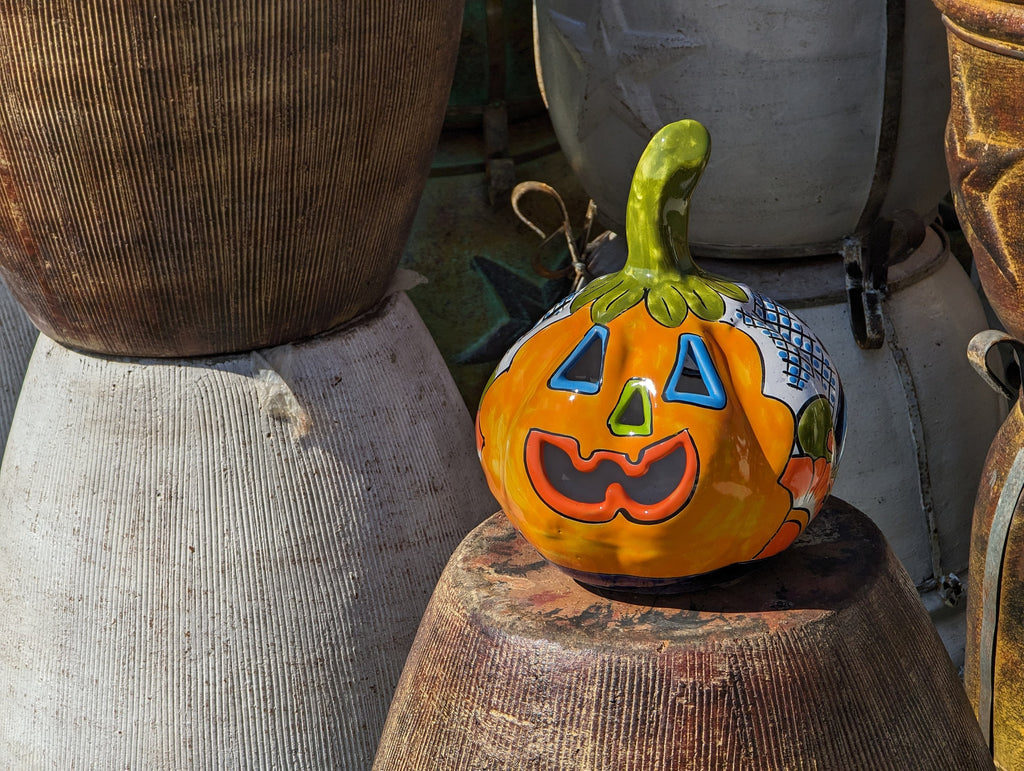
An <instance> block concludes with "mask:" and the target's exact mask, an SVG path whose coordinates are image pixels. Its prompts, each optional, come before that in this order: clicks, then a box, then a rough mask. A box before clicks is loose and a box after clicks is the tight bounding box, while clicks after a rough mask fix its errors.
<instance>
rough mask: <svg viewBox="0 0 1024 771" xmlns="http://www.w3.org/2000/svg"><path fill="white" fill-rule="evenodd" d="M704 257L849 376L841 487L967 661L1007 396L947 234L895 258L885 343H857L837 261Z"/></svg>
mask: <svg viewBox="0 0 1024 771" xmlns="http://www.w3.org/2000/svg"><path fill="white" fill-rule="evenodd" d="M618 241H619V239H616V240H615V241H613V242H612V244H615V243H616V242H618ZM609 251H610V247H606V248H605V249H603V250H602V252H601V254H600V258H601V261H602V263H604V264H603V269H607V268H609V267H610V264H609V263H611V264H614V260H613V258H612V257H611V255H610V254H609ZM701 266H702V267H704V268H705V269H707V270H709V271H711V272H712V273H717V274H719V275H728V276H732V277H735V278H737V279H738V280H741V281H743V282H745V283H747V284H749V285H751V286H756V287H757V288H758V289H759V290H760V291H763V292H764V293H765V294H766V295H769V296H771V297H773V298H775V299H777V300H778V301H779V302H780V303H782V304H783V305H785V306H786V307H788V308H790V309H792V310H793V311H794V312H795V313H797V314H798V315H799V316H800V318H801V319H802V320H803V321H804V322H806V324H807V325H808V326H809V327H810V328H811V329H814V330H815V331H816V333H817V334H818V336H819V337H820V338H821V341H822V343H823V345H824V346H825V348H826V349H827V350H828V352H829V354H830V355H831V358H832V362H833V364H834V366H835V368H836V369H837V370H838V371H839V372H840V373H842V376H843V382H844V391H845V393H846V399H847V414H848V415H849V420H848V428H847V432H846V443H845V448H844V450H843V462H842V469H841V471H840V473H839V475H838V478H837V480H836V486H835V488H834V492H835V494H836V495H838V496H841V497H842V498H844V499H845V500H848V501H849V502H850V503H852V504H853V505H855V506H857V507H858V508H860V509H861V510H863V511H864V512H866V513H867V514H868V515H869V516H870V517H871V518H872V519H873V520H874V522H875V524H877V525H878V526H879V527H880V528H881V529H882V532H883V533H885V537H886V539H887V540H888V542H889V544H890V546H891V547H892V549H893V551H894V552H895V553H896V556H897V557H899V558H900V560H901V561H902V562H903V565H904V567H906V569H907V572H909V573H910V577H911V578H912V579H913V581H914V583H915V584H916V585H917V586H918V587H919V589H920V592H921V598H922V600H923V601H924V602H925V604H926V606H927V607H928V609H929V611H930V612H931V613H932V618H933V620H934V621H935V623H936V625H937V626H938V628H939V630H940V633H941V635H942V637H943V640H944V642H945V643H946V645H947V648H948V651H949V654H950V656H951V657H952V658H953V661H954V662H955V663H957V664H958V665H959V664H962V663H963V656H964V623H965V619H964V612H965V603H964V602H963V601H962V591H963V587H962V586H961V582H966V572H967V563H968V558H969V555H970V548H969V547H970V527H971V525H970V523H971V516H972V512H973V505H974V495H975V491H976V488H977V482H978V480H979V479H980V478H981V476H982V461H983V458H984V455H985V452H986V451H987V449H988V446H989V444H990V443H991V441H992V437H994V436H995V434H996V431H997V430H998V429H999V425H1000V423H1001V422H1002V420H1003V418H1004V417H1005V415H1006V413H1005V402H1004V401H1003V400H1002V399H1000V397H999V396H997V395H996V394H994V393H992V391H991V390H990V389H988V388H986V387H985V386H984V384H982V383H980V382H979V381H978V378H977V377H976V376H975V374H974V372H973V370H972V369H971V367H970V365H969V364H968V362H967V361H966V359H965V358H964V354H963V352H964V350H965V349H966V348H967V345H968V343H969V341H970V339H971V337H972V336H973V335H974V334H975V333H977V332H979V331H980V330H982V329H985V327H986V326H987V321H986V318H985V314H984V310H983V309H982V305H981V302H980V300H979V298H978V295H977V293H976V292H975V290H974V287H973V286H972V285H971V282H970V279H969V278H968V276H967V275H966V273H965V272H964V271H963V269H962V268H961V266H960V264H959V263H958V262H957V261H956V260H955V259H953V258H952V256H951V254H950V252H949V248H948V245H947V244H946V243H945V239H944V238H943V234H942V232H941V231H940V230H938V229H936V228H929V229H928V232H927V234H926V237H925V240H924V242H923V244H922V245H921V246H920V247H919V248H918V249H917V250H916V251H915V252H914V253H912V254H911V255H910V256H909V257H908V258H907V259H905V260H904V261H902V262H900V263H897V264H895V265H893V266H891V267H890V269H889V279H888V286H889V294H888V297H887V299H886V301H885V304H884V310H883V313H884V325H885V330H886V335H885V343H884V344H883V346H882V347H881V348H879V349H877V350H864V349H862V348H860V347H859V346H858V345H857V344H856V342H855V341H854V338H853V335H852V334H851V333H850V313H849V307H848V305H847V299H846V287H845V284H844V280H843V265H842V262H841V261H840V260H838V259H836V258H816V259H805V260H799V261H795V260H786V261H769V260H757V261H754V260H749V261H742V262H739V261H728V262H726V261H725V260H721V261H718V260H712V259H704V260H702V261H701ZM937 373H941V376H938V375H937ZM950 404H956V405H957V408H956V409H950ZM880 437H884V441H883V440H881V439H880ZM951 437H956V440H955V441H951V440H950V438H951ZM944 597H945V600H944ZM958 598H960V599H961V601H959V602H958ZM947 601H948V602H951V603H953V604H954V607H950V606H949V605H947V604H946V602H947Z"/></svg>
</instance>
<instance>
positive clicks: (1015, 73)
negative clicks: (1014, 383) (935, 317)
mask: <svg viewBox="0 0 1024 771" xmlns="http://www.w3.org/2000/svg"><path fill="white" fill-rule="evenodd" d="M934 2H935V5H937V6H938V8H939V10H941V11H942V13H943V21H945V23H946V30H947V33H948V34H947V38H948V45H949V68H950V73H951V76H952V77H951V80H952V103H951V107H950V112H949V123H948V127H947V131H946V161H947V163H948V165H949V176H950V181H951V183H952V190H953V196H954V201H955V203H956V211H957V214H958V215H959V217H960V222H961V224H962V226H963V230H964V234H965V235H966V236H967V240H968V242H969V243H970V245H971V250H972V251H973V252H974V262H975V264H976V265H977V266H978V276H979V277H980V278H981V284H982V287H983V289H984V290H985V295H986V296H987V297H988V300H989V302H990V303H991V304H992V308H993V310H995V312H996V315H997V316H998V317H999V320H1000V321H1001V322H1002V323H1003V325H1004V326H1005V327H1006V329H1008V330H1009V331H1010V332H1011V333H1012V334H1013V335H1014V337H1016V338H1018V339H1024V246H1022V244H1024V209H1022V207H1021V205H1020V201H1021V198H1022V197H1024V164H1022V163H1021V159H1022V158H1024V124H1022V122H1021V115H1022V114H1024V89H1022V88H1021V82H1022V80H1024V5H1021V4H1019V3H1013V2H1000V1H999V0H934Z"/></svg>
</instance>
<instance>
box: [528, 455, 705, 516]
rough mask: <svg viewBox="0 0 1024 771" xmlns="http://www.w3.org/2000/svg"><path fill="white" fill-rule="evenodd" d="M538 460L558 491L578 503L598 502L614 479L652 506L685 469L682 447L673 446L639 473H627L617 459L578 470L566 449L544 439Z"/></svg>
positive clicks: (643, 503)
mask: <svg viewBox="0 0 1024 771" xmlns="http://www.w3.org/2000/svg"><path fill="white" fill-rule="evenodd" d="M541 463H542V465H543V468H544V473H545V474H546V475H547V478H548V482H549V483H550V484H551V486H552V487H553V488H555V490H557V491H558V492H559V493H561V494H562V495H564V496H566V497H567V498H570V499H572V500H574V501H579V502H580V503H594V504H597V503H601V502H602V501H603V500H604V498H605V495H606V492H607V490H608V488H609V486H611V485H613V484H615V483H618V484H619V485H621V486H622V489H623V491H624V492H625V493H626V495H627V496H629V498H630V499H631V500H633V501H635V502H636V503H638V504H640V505H641V506H653V505H655V504H658V503H660V502H661V501H663V500H665V499H666V498H668V497H669V496H670V495H671V494H672V493H673V492H675V490H676V488H678V487H679V484H680V482H681V481H682V479H683V474H684V473H685V471H686V451H685V450H684V449H683V448H682V447H677V448H676V449H674V450H673V451H672V452H670V453H669V454H668V455H666V456H665V457H664V458H661V459H660V460H656V461H654V462H653V463H651V464H650V465H649V466H648V467H647V470H646V471H645V472H644V474H643V475H642V476H639V477H631V476H629V475H628V474H626V472H625V470H624V469H623V468H622V466H620V465H619V464H618V463H615V462H614V461H611V460H603V461H601V462H600V463H598V464H597V465H596V466H595V467H594V468H593V469H592V470H591V471H580V470H578V469H577V468H576V467H575V466H574V465H573V462H572V458H571V457H570V456H569V454H568V453H567V452H565V451H564V450H562V449H561V448H559V447H556V446H555V445H553V444H549V443H545V444H544V446H543V448H542V450H541Z"/></svg>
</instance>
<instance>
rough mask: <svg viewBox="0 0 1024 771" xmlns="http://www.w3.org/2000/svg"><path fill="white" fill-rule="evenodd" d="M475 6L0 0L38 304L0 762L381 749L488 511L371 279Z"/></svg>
mask: <svg viewBox="0 0 1024 771" xmlns="http://www.w3.org/2000/svg"><path fill="white" fill-rule="evenodd" d="M459 12H460V4H458V3H457V2H446V3H443V4H433V5H432V6H431V8H430V9H427V10H424V9H423V8H421V7H419V6H415V7H414V5H413V4H410V3H404V2H401V1H400V0H396V2H387V3H380V2H376V1H374V2H357V3H355V4H347V5H346V6H345V7H344V8H343V9H342V8H339V7H338V6H337V4H336V3H328V2H291V1H289V0H282V1H281V2H272V3H264V4H260V6H259V7H258V8H253V7H250V4H246V3H237V2H226V3H225V2H199V3H189V4H185V5H174V6H173V7H172V6H168V5H167V4H166V3H160V2H150V1H149V0H137V1H133V2H129V3H120V4H117V7H116V8H113V7H108V5H107V4H97V3H79V4H75V5H73V6H68V5H61V4H55V3H41V4H36V5H33V6H31V7H26V6H19V7H18V8H11V9H8V10H6V11H4V12H3V18H4V27H5V30H6V32H7V34H6V35H5V36H4V40H3V42H2V43H0V61H2V66H0V99H2V107H3V109H0V176H2V182H3V186H4V191H5V193H4V196H3V198H2V199H0V270H2V272H3V275H4V278H5V279H6V281H7V282H8V284H9V286H10V288H11V291H12V293H13V294H14V295H15V297H17V298H18V300H20V302H21V303H22V304H23V305H24V306H25V308H26V309H27V310H28V312H29V314H30V315H31V317H32V319H33V321H35V323H36V324H37V325H38V326H39V327H40V328H41V329H42V330H43V331H44V333H45V334H44V336H42V337H41V338H40V340H39V343H38V345H37V347H36V350H35V354H34V355H33V358H32V361H31V363H30V365H29V371H28V373H27V375H26V381H25V387H24V389H23V391H22V395H21V400H20V402H19V405H18V409H17V413H16V415H15V418H14V421H13V424H12V427H11V433H10V448H11V450H10V455H9V456H7V457H6V458H5V461H4V464H3V467H2V469H0V501H2V503H0V511H2V514H0V528H2V530H3V532H4V539H3V543H2V544H0V565H2V566H3V567H2V572H0V607H3V622H2V623H0V648H2V651H3V653H0V758H2V761H0V764H2V765H4V766H5V767H12V768H37V767H57V768H72V767H99V768H114V767H121V768H124V767H130V768H154V769H163V768H166V769H171V768H189V767H197V768H199V767H210V766H214V765H217V766H221V765H229V766H237V767H255V768H271V767H279V768H365V767H367V765H368V763H369V759H370V757H372V754H373V750H374V747H375V746H376V743H377V737H378V735H379V732H380V729H381V726H382V725H383V721H384V717H385V713H386V706H387V702H388V699H389V698H390V695H391V692H392V689H393V688H394V685H395V682H396V681H397V678H398V675H399V672H400V669H401V665H402V662H403V661H404V658H405V655H406V652H407V649H408V646H409V645H410V643H411V641H412V637H413V635H414V633H415V627H416V623H417V621H418V619H419V616H420V614H421V612H422V610H423V608H424V606H425V604H426V601H427V599H428V597H427V593H428V590H427V589H426V587H429V586H430V585H431V584H432V583H433V581H434V580H435V579H436V576H437V575H438V574H439V572H440V569H441V566H442V565H443V562H444V560H445V559H446V558H447V556H448V555H449V554H450V551H451V549H452V548H453V546H454V545H455V543H457V541H458V538H459V537H460V536H461V535H462V534H463V533H465V532H466V531H467V530H468V529H469V528H470V527H471V526H472V525H473V524H474V523H476V522H478V521H479V520H481V519H482V518H483V517H484V516H485V515H486V514H487V513H489V512H490V511H492V510H493V501H492V500H491V499H490V497H489V494H488V493H487V490H486V486H485V484H484V482H483V480H482V478H481V476H480V474H479V470H478V467H477V465H476V460H475V457H474V452H473V445H472V430H471V423H470V421H469V417H468V415H467V414H466V412H465V409H464V407H463V405H462V403H461V399H460V398H459V395H458V392H457V390H456V389H455V387H454V384H453V383H452V382H451V380H450V379H449V378H448V377H447V375H446V374H445V372H444V366H443V362H442V359H441V358H440V356H439V355H438V353H437V351H436V348H434V346H433V344H432V343H431V341H430V338H429V335H428V333H427V331H426V329H425V328H424V326H423V324H422V322H421V321H420V319H419V317H418V316H417V314H416V312H415V310H414V309H413V307H412V305H411V303H410V302H409V300H408V299H407V298H406V297H405V296H404V295H403V294H401V293H400V292H398V293H395V292H389V291H388V287H389V285H390V284H391V282H392V276H393V274H394V271H395V267H396V265H397V263H398V260H399V255H400V251H401V248H402V245H403V243H404V240H405V237H406V236H407V234H408V230H409V227H410V225H411V221H412V217H413V213H414V210H415V206H416V201H417V198H418V196H419V193H420V191H421V190H422V186H423V184H424V181H425V178H426V174H427V170H428V167H429V159H430V154H431V151H432V149H433V145H434V143H435V141H436V138H437V134H438V132H439V130H440V125H441V121H442V118H443V112H444V102H445V97H446V95H447V93H448V84H449V82H450V77H451V71H452V67H453V65H454V60H455V50H456V45H457V38H458V28H459ZM152 356H159V357H164V358H160V359H153V358H140V357H152ZM185 357H199V358H185Z"/></svg>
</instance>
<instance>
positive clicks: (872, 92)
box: [535, 0, 949, 257]
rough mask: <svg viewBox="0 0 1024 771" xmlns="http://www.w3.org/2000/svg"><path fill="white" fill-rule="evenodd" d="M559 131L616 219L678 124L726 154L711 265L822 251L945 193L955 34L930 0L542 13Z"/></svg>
mask: <svg viewBox="0 0 1024 771" xmlns="http://www.w3.org/2000/svg"><path fill="white" fill-rule="evenodd" d="M535 5H536V9H537V50H538V53H539V58H540V72H541V75H542V78H543V88H544V92H545V94H546V96H547V103H548V107H549V110H550V112H551V119H552V123H553V124H554V126H555V131H556V133H557V134H558V138H559V141H560V143H561V145H562V149H563V150H564V151H565V154H566V156H567V157H568V158H569V162H570V163H571V164H572V167H573V169H574V170H575V171H576V173H577V174H578V175H579V177H580V180H581V182H582V183H583V187H584V188H585V189H586V190H587V192H588V193H589V194H590V195H591V197H592V198H593V199H594V200H595V201H596V202H597V206H598V209H599V211H600V214H601V218H602V221H604V222H606V223H607V224H608V225H609V226H610V227H611V228H612V229H613V230H615V231H616V232H618V233H623V232H624V230H623V225H624V221H625V211H626V197H627V194H628V192H629V183H630V178H631V177H632V174H633V168H634V166H635V164H636V162H637V160H638V159H639V157H640V153H641V152H642V151H643V149H644V147H645V146H646V145H647V142H648V140H650V138H651V137H652V136H653V135H654V133H655V132H656V131H657V130H658V129H660V128H661V126H663V125H664V124H666V123H670V122H672V121H675V120H679V119H680V118H684V117H689V118H695V119H697V120H699V121H701V123H703V124H704V125H706V126H707V127H708V130H709V131H710V132H711V136H712V137H714V153H713V157H712V159H711V161H710V162H709V163H708V168H707V172H706V174H705V175H704V180H703V181H702V183H701V194H700V196H699V197H698V198H699V200H695V201H694V203H693V212H692V218H691V220H692V224H691V226H690V237H691V245H692V246H693V248H694V251H695V252H697V253H698V254H705V255H712V256H732V257H783V256H793V255H799V254H823V253H827V252H831V251H835V250H837V249H838V245H839V243H840V241H841V240H842V239H843V238H844V237H845V236H849V235H853V234H855V233H858V232H859V231H861V230H864V229H865V228H867V227H869V226H870V225H871V223H872V222H873V221H874V219H875V218H876V217H878V215H879V214H889V213H891V212H893V211H894V210H897V209H913V210H915V211H917V212H919V213H921V214H925V213H926V212H928V211H929V210H930V209H932V208H933V207H935V206H936V205H937V204H938V202H939V201H940V200H941V199H942V197H943V195H945V193H946V191H947V190H948V184H949V183H948V180H947V179H946V173H945V169H944V164H943V156H942V122H943V120H944V119H945V116H946V113H947V110H948V103H947V100H946V89H947V88H948V72H947V67H946V63H945V57H944V56H943V50H942V40H943V30H942V25H941V23H940V21H939V18H938V15H937V14H936V13H935V9H934V8H933V7H932V6H931V5H930V3H929V2H928V0H888V1H887V2H883V1H882V0H876V1H875V2H870V3H856V4H854V3H848V2H822V0H773V1H772V2H763V1H762V0H745V1H744V2H732V3H722V2H719V0H692V1H691V2H672V1H671V0H602V1H601V2H595V1H594V0H535Z"/></svg>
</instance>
